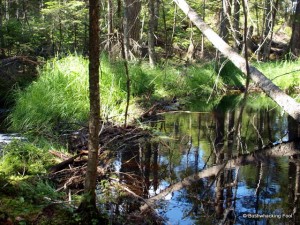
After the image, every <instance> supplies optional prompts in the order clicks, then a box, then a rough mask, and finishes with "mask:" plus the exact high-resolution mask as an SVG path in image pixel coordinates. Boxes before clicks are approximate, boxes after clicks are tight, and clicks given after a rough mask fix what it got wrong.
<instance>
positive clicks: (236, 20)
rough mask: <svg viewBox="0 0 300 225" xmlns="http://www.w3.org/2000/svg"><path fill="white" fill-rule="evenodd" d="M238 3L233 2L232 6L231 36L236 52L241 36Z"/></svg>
mask: <svg viewBox="0 0 300 225" xmlns="http://www.w3.org/2000/svg"><path fill="white" fill-rule="evenodd" d="M240 8H241V7H240V2H239V0H234V6H233V34H234V39H235V40H234V48H235V50H238V49H239V47H240V41H241V35H240Z"/></svg>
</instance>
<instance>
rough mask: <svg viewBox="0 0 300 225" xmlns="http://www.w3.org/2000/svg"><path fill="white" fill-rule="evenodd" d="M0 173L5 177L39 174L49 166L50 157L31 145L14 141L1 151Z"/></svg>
mask: <svg viewBox="0 0 300 225" xmlns="http://www.w3.org/2000/svg"><path fill="white" fill-rule="evenodd" d="M2 155H3V156H2V158H1V161H0V171H1V172H3V173H5V174H6V175H18V174H19V175H25V174H41V173H45V172H46V171H47V167H48V166H49V165H51V159H52V157H51V155H50V154H49V153H47V152H45V151H43V150H41V149H39V148H37V147H36V146H34V145H33V144H30V143H28V142H25V141H20V140H14V141H12V142H11V143H9V144H8V145H7V146H5V147H4V149H3V150H2Z"/></svg>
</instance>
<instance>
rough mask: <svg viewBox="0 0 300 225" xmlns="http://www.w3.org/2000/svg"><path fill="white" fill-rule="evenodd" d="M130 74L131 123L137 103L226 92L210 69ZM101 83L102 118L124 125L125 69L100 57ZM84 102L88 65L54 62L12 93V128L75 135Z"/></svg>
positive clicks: (140, 68)
mask: <svg viewBox="0 0 300 225" xmlns="http://www.w3.org/2000/svg"><path fill="white" fill-rule="evenodd" d="M129 74H130V80H131V101H130V103H131V106H130V108H129V109H130V111H129V116H131V117H134V114H136V113H138V112H139V111H138V110H136V109H138V107H137V106H136V101H135V99H147V100H148V99H150V98H152V99H161V98H167V99H171V98H173V97H174V96H176V97H186V96H196V97H197V98H198V97H199V96H200V97H201V96H202V97H204V98H206V97H207V96H208V95H210V94H211V93H213V92H214V91H216V90H217V91H219V90H221V91H222V90H223V89H224V82H223V81H222V79H221V78H220V79H217V73H216V72H215V71H214V67H213V66H212V64H204V65H201V66H195V65H189V66H184V67H176V66H171V65H170V66H158V67H156V68H150V67H149V65H148V64H143V63H138V64H134V63H130V64H129ZM100 80H101V83H100V89H101V90H100V92H101V94H100V99H101V115H102V118H103V119H107V120H113V121H115V122H116V121H117V122H122V121H123V119H124V111H125V105H126V95H127V94H126V92H127V86H126V75H125V69H124V63H123V62H122V61H109V60H108V59H107V57H102V59H101V78H100ZM216 80H217V82H216ZM88 98H89V94H88V60H87V59H85V58H83V57H80V56H68V57H66V58H62V59H59V60H58V59H56V58H55V59H53V60H51V61H49V62H47V63H46V64H45V65H44V66H43V67H42V68H40V71H39V78H38V79H37V81H35V82H33V83H32V84H31V85H30V86H29V87H28V88H27V89H25V90H24V91H20V90H19V91H16V105H15V107H14V109H13V111H12V113H11V115H10V122H11V128H12V129H13V130H18V131H23V132H34V133H35V134H42V135H45V134H46V135H51V136H52V135H53V133H56V132H59V131H61V130H65V129H70V128H72V129H76V125H77V124H83V123H86V122H87V120H88V115H89V99H88ZM77 126H78V125H77Z"/></svg>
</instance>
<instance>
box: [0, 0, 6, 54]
mask: <svg viewBox="0 0 300 225" xmlns="http://www.w3.org/2000/svg"><path fill="white" fill-rule="evenodd" d="M4 45H5V43H4V35H3V5H2V0H0V49H1V55H0V57H5V51H4V47H5V46H4Z"/></svg>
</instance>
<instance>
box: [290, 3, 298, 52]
mask: <svg viewBox="0 0 300 225" xmlns="http://www.w3.org/2000/svg"><path fill="white" fill-rule="evenodd" d="M299 40H300V0H298V2H297V7H296V12H295V15H294V21H293V31H292V37H291V41H290V46H291V53H292V54H293V55H294V56H296V57H299V55H300V41H299Z"/></svg>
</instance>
